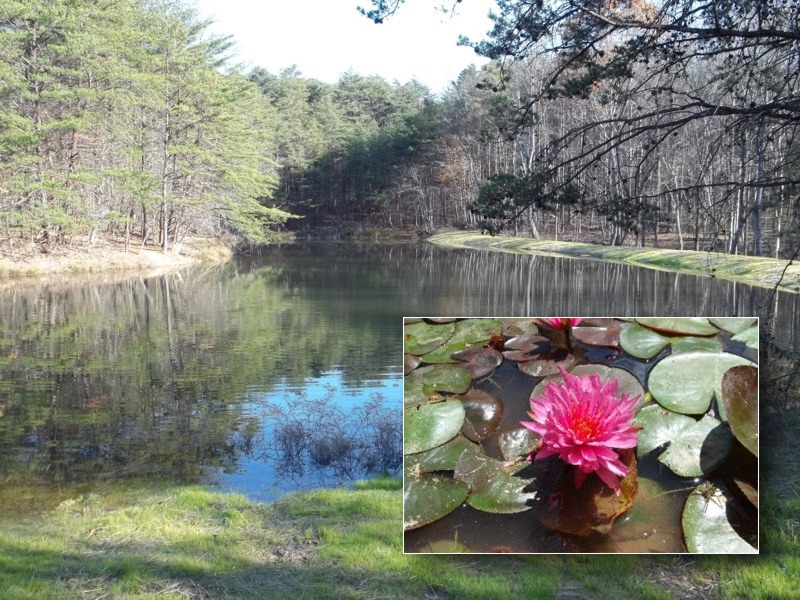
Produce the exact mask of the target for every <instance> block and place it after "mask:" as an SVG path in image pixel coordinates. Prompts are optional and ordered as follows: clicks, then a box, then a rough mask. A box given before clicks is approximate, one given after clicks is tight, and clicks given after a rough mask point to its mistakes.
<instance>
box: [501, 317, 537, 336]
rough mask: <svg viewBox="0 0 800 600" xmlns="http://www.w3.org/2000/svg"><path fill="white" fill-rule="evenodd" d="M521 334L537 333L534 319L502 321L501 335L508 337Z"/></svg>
mask: <svg viewBox="0 0 800 600" xmlns="http://www.w3.org/2000/svg"><path fill="white" fill-rule="evenodd" d="M523 333H532V334H537V333H539V328H538V327H537V325H536V319H504V320H503V327H502V334H503V335H506V336H508V337H514V336H515V335H521V334H523Z"/></svg>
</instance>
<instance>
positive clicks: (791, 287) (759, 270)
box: [428, 231, 800, 292]
mask: <svg viewBox="0 0 800 600" xmlns="http://www.w3.org/2000/svg"><path fill="white" fill-rule="evenodd" d="M428 241H429V242H431V243H433V244H436V245H438V246H445V247H448V248H472V249H477V250H493V251H495V252H509V253H513V254H540V255H544V256H562V257H567V258H583V259H591V260H605V261H611V262H619V263H626V264H630V265H634V266H637V267H647V268H651V269H661V270H665V271H676V272H679V273H691V274H693V275H706V276H709V277H719V278H721V279H729V280H732V281H741V282H743V283H747V284H749V285H756V286H759V287H770V288H771V287H774V286H775V285H776V284H778V287H779V289H782V290H786V291H790V292H800V264H787V263H788V261H786V260H777V259H772V258H759V257H752V256H738V255H731V254H722V253H719V252H693V251H690V250H667V249H659V248H631V247H628V246H596V245H593V244H579V243H574V242H554V241H548V240H532V239H529V238H515V237H508V236H500V235H498V236H489V235H481V234H480V233H476V232H464V231H450V232H443V233H437V234H435V235H433V236H431V237H430V238H429V239H428Z"/></svg>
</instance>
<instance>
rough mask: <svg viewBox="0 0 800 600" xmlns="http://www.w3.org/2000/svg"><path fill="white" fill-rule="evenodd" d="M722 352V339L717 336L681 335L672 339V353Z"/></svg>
mask: <svg viewBox="0 0 800 600" xmlns="http://www.w3.org/2000/svg"><path fill="white" fill-rule="evenodd" d="M695 351H696V352H722V341H721V340H720V339H719V337H718V336H712V337H694V336H683V337H678V338H675V339H673V340H672V353H673V354H678V353H679V352H695Z"/></svg>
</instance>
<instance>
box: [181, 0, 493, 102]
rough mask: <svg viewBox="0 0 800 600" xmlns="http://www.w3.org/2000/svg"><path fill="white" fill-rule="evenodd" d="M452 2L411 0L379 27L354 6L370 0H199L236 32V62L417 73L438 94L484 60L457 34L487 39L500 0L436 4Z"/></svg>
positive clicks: (307, 70)
mask: <svg viewBox="0 0 800 600" xmlns="http://www.w3.org/2000/svg"><path fill="white" fill-rule="evenodd" d="M453 2H454V0H406V3H405V4H404V5H403V6H401V7H400V10H399V11H398V12H397V14H395V15H394V16H393V17H391V18H389V19H387V20H386V22H385V23H383V24H381V25H376V24H374V23H373V22H372V21H370V20H369V19H367V18H366V17H364V16H362V15H360V14H359V13H358V12H357V11H356V7H357V6H358V5H359V4H360V5H361V6H363V7H364V8H371V4H370V3H369V0H195V3H196V6H197V9H198V11H199V12H200V16H201V17H202V18H212V19H214V21H215V24H214V25H212V27H211V31H212V32H213V33H216V34H220V35H223V34H224V35H233V38H234V40H235V41H236V50H237V56H236V59H237V60H238V61H241V62H243V63H244V64H245V65H246V66H247V67H255V66H261V67H264V68H265V69H267V70H268V71H270V72H271V73H273V74H277V73H278V72H279V71H280V70H281V69H283V68H286V67H289V66H291V65H297V67H298V69H299V70H300V72H301V73H302V74H303V76H305V77H311V78H314V79H319V80H321V81H324V82H327V83H335V82H336V81H337V80H338V79H339V77H340V76H341V75H342V73H344V72H345V71H347V70H348V69H352V70H353V71H354V72H356V73H358V74H360V75H380V76H381V77H383V78H384V79H386V80H387V81H389V82H393V81H395V80H397V81H399V82H400V83H406V82H408V81H410V80H411V79H412V78H416V79H417V80H418V81H420V82H421V83H423V84H424V85H426V86H428V87H429V88H430V89H431V91H432V92H434V93H439V92H441V91H442V90H444V89H445V88H446V87H447V85H448V84H449V83H450V82H451V81H453V80H454V79H455V78H456V77H458V74H459V73H460V72H461V71H462V70H463V69H464V68H465V67H467V66H469V65H470V64H476V65H481V64H483V63H484V62H486V61H485V60H484V59H483V58H481V57H479V56H478V55H477V54H475V52H474V51H473V50H472V49H471V48H465V47H459V46H457V45H456V41H457V40H458V36H459V34H464V35H467V36H468V37H470V38H471V39H475V40H478V39H482V38H483V37H484V34H485V33H486V32H487V31H489V29H490V28H491V25H492V22H491V21H490V20H489V18H488V16H487V15H488V13H489V11H490V10H491V9H492V8H494V7H495V2H494V0H464V1H463V2H462V3H460V4H459V5H458V9H457V14H456V15H454V16H452V17H451V16H448V15H443V14H442V13H440V12H437V11H436V10H435V9H436V7H438V6H441V5H442V3H446V5H449V4H452V3H453Z"/></svg>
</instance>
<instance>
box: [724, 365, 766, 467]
mask: <svg viewBox="0 0 800 600" xmlns="http://www.w3.org/2000/svg"><path fill="white" fill-rule="evenodd" d="M722 402H723V404H724V405H725V411H726V412H727V414H728V422H729V423H730V426H731V431H733V435H734V436H735V437H736V439H737V440H739V441H740V442H741V443H742V445H743V446H744V447H745V448H747V449H748V450H749V451H750V452H752V453H753V454H755V455H756V456H758V369H757V368H756V367H750V366H742V367H733V368H731V369H728V371H726V373H725V375H724V376H723V377H722Z"/></svg>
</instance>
